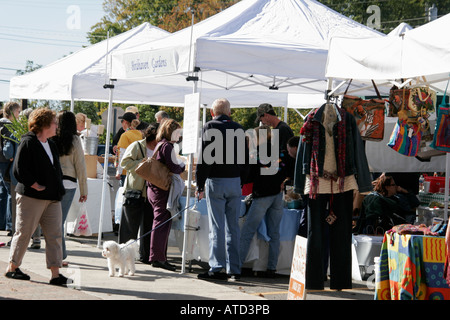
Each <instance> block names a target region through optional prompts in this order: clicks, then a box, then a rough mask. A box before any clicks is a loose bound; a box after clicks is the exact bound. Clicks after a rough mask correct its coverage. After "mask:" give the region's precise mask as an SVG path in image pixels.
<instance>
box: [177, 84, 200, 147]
mask: <svg viewBox="0 0 450 320" xmlns="http://www.w3.org/2000/svg"><path fill="white" fill-rule="evenodd" d="M199 117H200V93H198V92H197V93H193V94H188V95H186V96H184V117H183V149H182V150H181V151H182V153H183V154H184V155H186V154H194V153H196V152H197V146H198V131H199Z"/></svg>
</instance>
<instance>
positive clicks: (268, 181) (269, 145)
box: [240, 125, 293, 277]
mask: <svg viewBox="0 0 450 320" xmlns="http://www.w3.org/2000/svg"><path fill="white" fill-rule="evenodd" d="M275 130H276V129H271V128H270V127H269V126H267V125H264V126H260V127H258V128H256V130H255V132H256V142H257V143H256V145H257V147H256V149H257V152H256V156H253V154H252V153H251V154H252V155H251V156H250V158H251V159H253V158H254V161H250V170H249V176H248V179H247V182H253V190H252V197H253V200H252V204H251V205H250V208H249V210H248V212H247V214H246V215H245V222H244V225H243V226H242V231H241V239H240V241H241V244H240V257H241V264H244V263H245V260H246V257H247V254H248V250H249V248H250V244H251V242H252V239H253V237H254V235H255V233H256V231H257V229H258V226H259V225H260V223H261V221H262V220H263V219H265V222H266V227H267V235H268V236H269V238H270V240H269V257H268V261H267V270H266V272H265V276H267V277H274V276H275V273H276V267H277V263H278V254H279V252H280V223H281V219H282V217H283V212H284V211H283V187H284V181H285V179H286V178H287V177H290V176H292V175H293V163H292V161H289V159H290V158H289V154H288V152H286V151H284V149H286V146H285V147H284V149H282V148H280V147H279V145H278V143H279V139H278V134H277V132H276V131H275ZM279 149H281V150H282V151H281V152H280V153H277V152H272V151H271V150H274V151H276V150H279ZM269 155H270V158H269ZM254 162H256V163H254Z"/></svg>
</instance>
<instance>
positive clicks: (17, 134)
mask: <svg viewBox="0 0 450 320" xmlns="http://www.w3.org/2000/svg"><path fill="white" fill-rule="evenodd" d="M4 126H5V127H6V129H8V130H9V132H10V133H11V135H12V136H13V137H7V136H5V135H3V134H2V138H3V139H8V140H11V141H13V142H16V143H20V140H21V139H22V136H23V135H24V134H25V133H27V132H28V119H27V118H26V117H24V116H20V117H19V119H16V118H15V117H14V120H13V121H11V123H5V124H4ZM14 138H15V139H14Z"/></svg>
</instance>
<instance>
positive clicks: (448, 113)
mask: <svg viewBox="0 0 450 320" xmlns="http://www.w3.org/2000/svg"><path fill="white" fill-rule="evenodd" d="M447 88H448V82H447V87H446V88H445V92H444V96H443V97H442V102H441V103H440V105H439V107H438V108H437V116H436V127H435V129H434V135H433V141H432V142H431V145H430V146H431V147H432V148H433V149H436V150H440V151H445V152H450V104H448V103H446V102H445V98H446V95H447Z"/></svg>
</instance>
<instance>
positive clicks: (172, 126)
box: [147, 119, 184, 271]
mask: <svg viewBox="0 0 450 320" xmlns="http://www.w3.org/2000/svg"><path fill="white" fill-rule="evenodd" d="M177 129H181V126H180V124H179V123H178V122H176V121H175V120H173V119H168V120H166V121H164V122H163V123H162V124H161V125H160V126H159V129H158V133H157V135H156V141H157V142H158V144H157V145H156V148H155V152H157V155H156V160H158V161H161V162H162V163H164V164H165V165H166V166H167V167H168V168H169V170H170V171H171V172H173V173H175V174H180V173H182V172H183V171H184V164H181V165H180V164H178V163H177V161H176V154H175V152H174V151H173V150H174V148H173V143H174V142H177V141H178V138H177V137H175V136H178V134H177V133H178V131H177ZM175 131H177V132H175ZM147 184H148V185H147V186H148V188H147V196H148V199H149V201H150V204H151V205H152V206H153V215H154V219H153V229H155V228H157V229H156V230H154V231H153V235H152V237H151V241H150V262H151V264H152V266H153V267H156V268H164V269H167V270H171V271H175V266H174V265H171V264H170V263H169V262H167V242H168V240H169V233H170V227H171V225H172V221H169V222H167V223H164V222H166V221H167V220H168V219H170V218H171V214H170V212H169V210H167V200H168V198H169V190H167V191H165V190H162V189H160V188H158V187H157V186H155V185H153V184H151V183H149V182H147ZM163 223H164V225H162V226H161V227H158V226H160V225H161V224H163Z"/></svg>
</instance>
